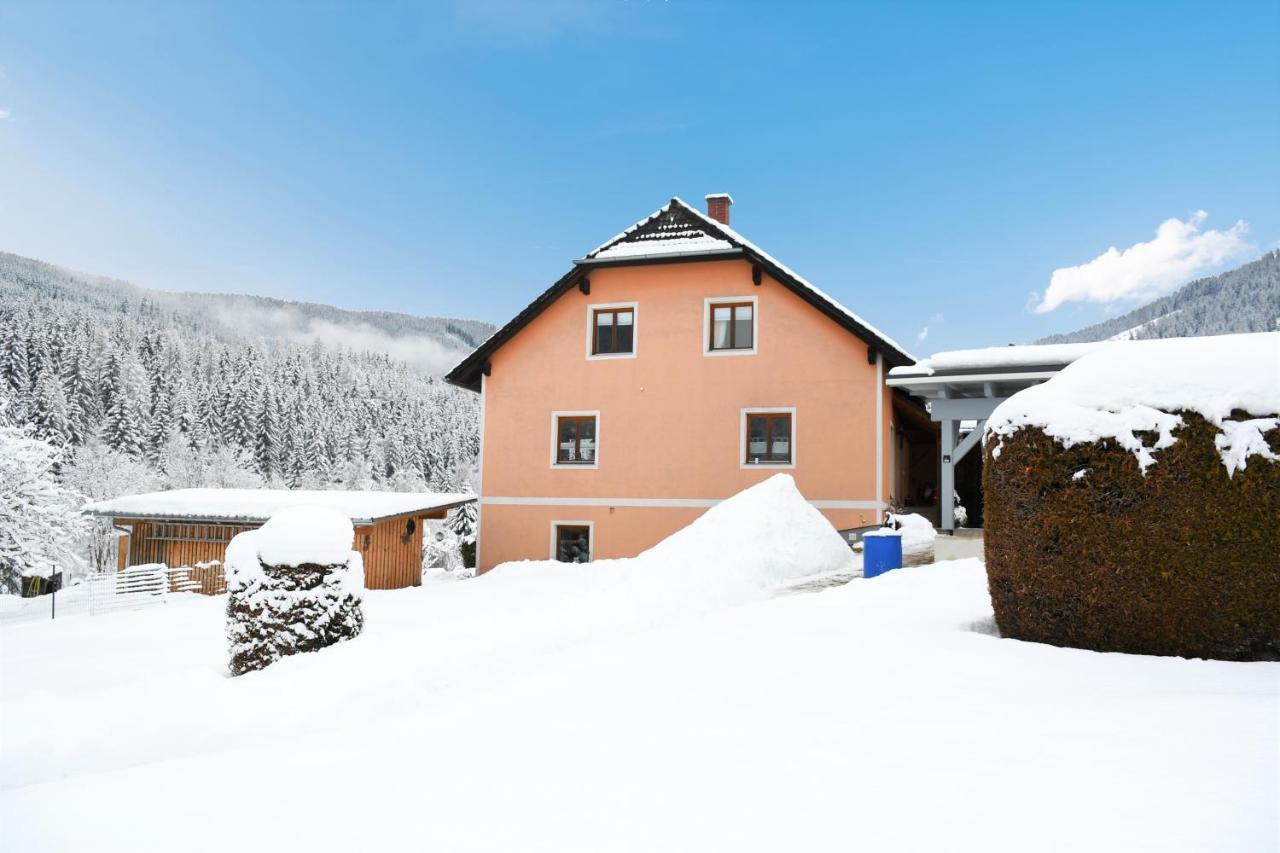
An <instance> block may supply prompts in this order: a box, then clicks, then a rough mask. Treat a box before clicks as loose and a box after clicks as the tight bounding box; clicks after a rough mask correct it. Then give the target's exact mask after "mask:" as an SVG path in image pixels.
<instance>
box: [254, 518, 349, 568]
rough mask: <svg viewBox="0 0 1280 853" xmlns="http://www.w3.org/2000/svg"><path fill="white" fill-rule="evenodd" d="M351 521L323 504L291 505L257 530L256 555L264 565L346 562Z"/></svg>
mask: <svg viewBox="0 0 1280 853" xmlns="http://www.w3.org/2000/svg"><path fill="white" fill-rule="evenodd" d="M355 535H356V534H355V528H353V527H352V526H351V520H350V519H349V518H347V517H346V516H345V515H343V514H342V513H340V512H338V511H336V510H333V509H330V508H328V507H323V506H291V507H288V508H286V509H282V510H280V511H279V512H277V513H276V514H275V515H273V516H271V518H269V519H267V523H266V524H264V525H262V527H261V528H260V529H259V530H258V536H257V541H256V544H257V546H258V557H259V559H261V560H262V562H264V563H266V564H267V565H268V566H301V565H303V564H304V563H315V564H317V565H321V566H333V565H337V564H338V563H345V562H347V557H348V556H349V555H350V554H351V543H352V541H353V540H354V539H355Z"/></svg>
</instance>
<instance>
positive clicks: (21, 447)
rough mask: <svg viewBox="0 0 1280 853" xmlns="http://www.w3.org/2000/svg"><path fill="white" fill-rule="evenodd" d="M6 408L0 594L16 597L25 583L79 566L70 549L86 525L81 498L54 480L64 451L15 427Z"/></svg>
mask: <svg viewBox="0 0 1280 853" xmlns="http://www.w3.org/2000/svg"><path fill="white" fill-rule="evenodd" d="M9 407H10V403H9V401H8V400H7V399H5V398H4V397H0V592H5V593H18V592H21V590H22V584H23V580H24V579H25V578H30V577H48V576H50V575H52V574H53V573H55V572H58V571H66V572H68V573H72V574H74V573H76V572H78V571H79V570H80V569H81V568H82V567H83V563H82V562H81V560H80V558H79V557H78V556H77V555H76V553H75V550H76V545H77V544H78V541H79V538H80V536H81V535H82V534H83V532H84V529H85V527H86V522H85V518H84V516H83V515H81V513H80V507H81V506H83V504H84V496H83V495H80V494H78V493H77V492H75V491H73V490H72V489H70V488H68V487H67V486H66V485H65V484H63V483H62V482H61V481H60V480H59V478H58V473H57V471H58V467H59V466H60V465H61V464H62V463H63V461H64V459H65V452H64V450H63V449H62V448H60V447H58V446H56V445H54V444H52V443H51V442H49V441H46V440H44V439H41V438H38V437H36V435H35V434H34V431H33V429H32V428H31V427H30V426H15V425H14V424H13V423H12V422H11V421H10V420H9V414H8V410H9Z"/></svg>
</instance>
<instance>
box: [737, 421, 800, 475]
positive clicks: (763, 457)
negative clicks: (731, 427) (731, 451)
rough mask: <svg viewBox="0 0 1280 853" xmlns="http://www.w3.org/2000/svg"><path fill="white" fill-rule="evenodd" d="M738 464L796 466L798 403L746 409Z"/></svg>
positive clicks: (763, 466)
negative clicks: (796, 406) (796, 405)
mask: <svg viewBox="0 0 1280 853" xmlns="http://www.w3.org/2000/svg"><path fill="white" fill-rule="evenodd" d="M738 463H739V466H740V467H742V468H794V467H796V408H795V406H772V407H761V408H746V409H742V411H741V414H740V415H739V418H738Z"/></svg>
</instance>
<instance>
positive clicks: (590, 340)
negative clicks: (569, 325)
mask: <svg viewBox="0 0 1280 853" xmlns="http://www.w3.org/2000/svg"><path fill="white" fill-rule="evenodd" d="M639 332H640V303H638V302H601V303H596V304H594V305H588V306H587V359H588V360H597V359H598V360H606V359H616V358H635V357H636V347H637V346H638V345H639V342H640V339H639Z"/></svg>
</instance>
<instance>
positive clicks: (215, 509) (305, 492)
mask: <svg viewBox="0 0 1280 853" xmlns="http://www.w3.org/2000/svg"><path fill="white" fill-rule="evenodd" d="M475 499H476V498H475V495H468V494H450V493H445V494H437V493H434V492H363V491H322V490H314V489H174V490H172V491H167V492H147V493H146V494H141V495H125V496H123V497H119V498H113V499H112V500H107V501H97V502H96V503H91V504H88V505H86V506H85V507H84V511H85V512H87V513H90V514H93V515H100V516H107V517H110V518H158V519H187V520H205V521H222V522H232V521H245V522H263V521H266V520H267V519H268V518H270V517H271V516H272V515H274V514H275V513H276V512H278V511H279V510H282V509H284V508H286V507H292V506H320V507H326V508H328V509H332V510H335V511H337V512H339V513H341V514H342V515H345V516H346V517H347V518H349V519H351V523H352V524H372V523H373V522H375V521H378V520H379V519H383V518H394V517H395V516H399V515H416V514H419V513H423V514H425V513H434V512H439V511H442V510H448V509H452V508H453V507H456V506H461V505H462V504H467V503H471V502H472V501H474V500H475Z"/></svg>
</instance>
